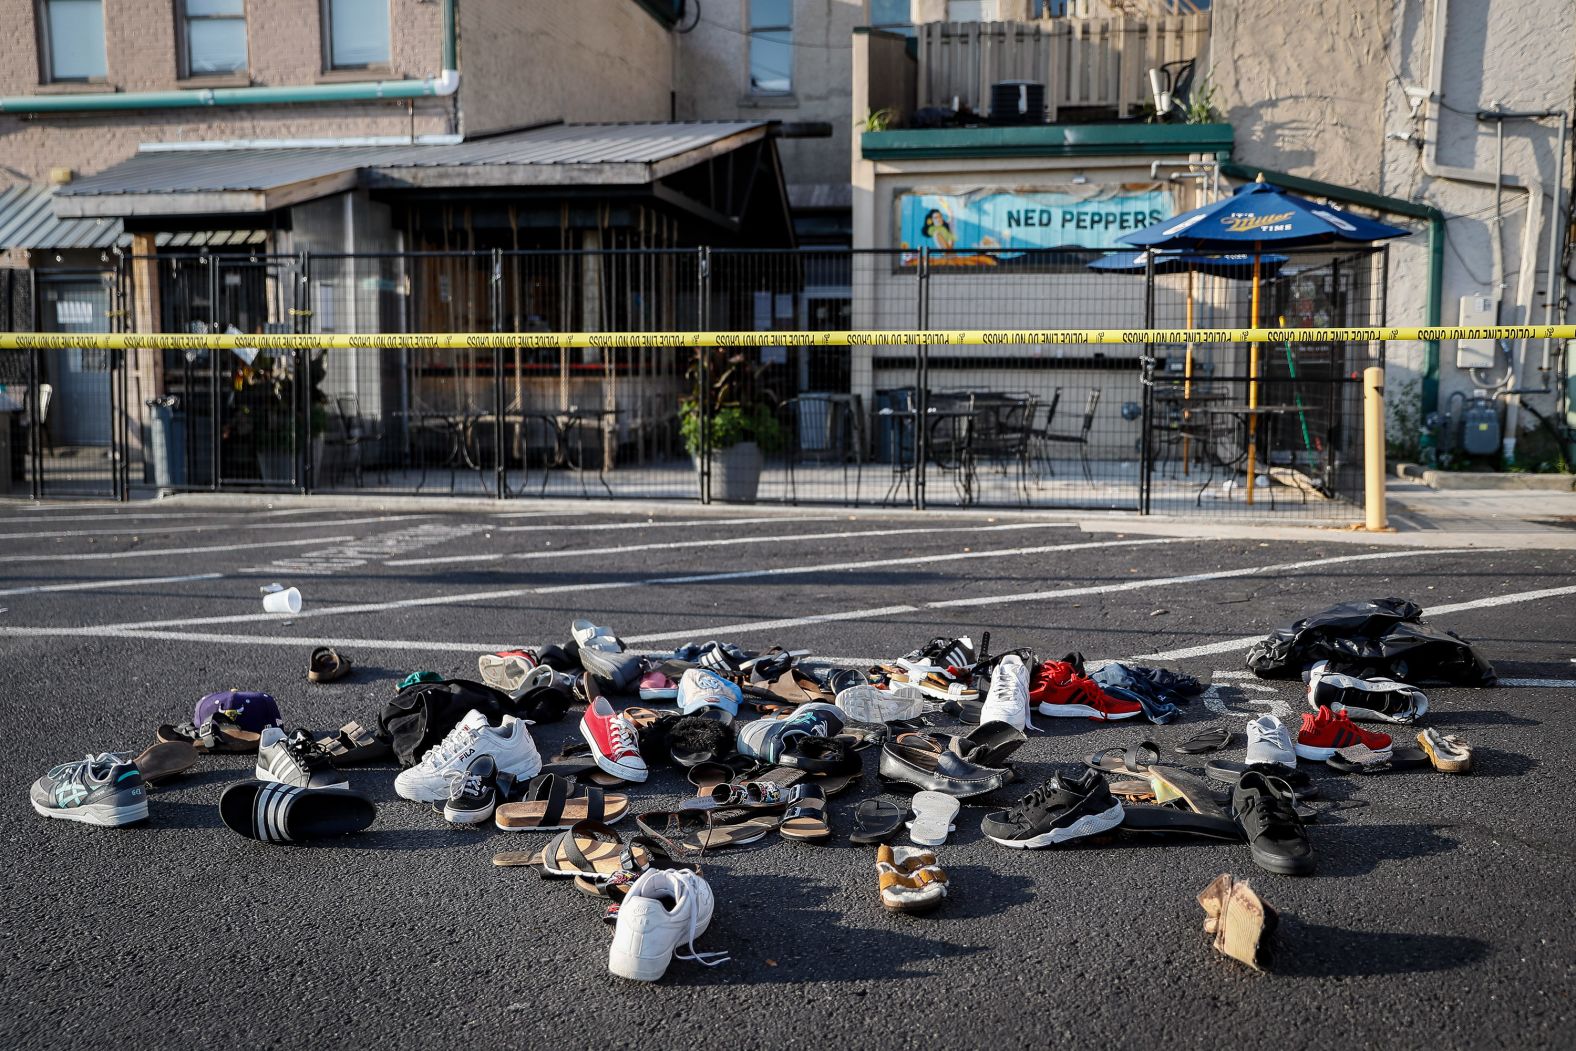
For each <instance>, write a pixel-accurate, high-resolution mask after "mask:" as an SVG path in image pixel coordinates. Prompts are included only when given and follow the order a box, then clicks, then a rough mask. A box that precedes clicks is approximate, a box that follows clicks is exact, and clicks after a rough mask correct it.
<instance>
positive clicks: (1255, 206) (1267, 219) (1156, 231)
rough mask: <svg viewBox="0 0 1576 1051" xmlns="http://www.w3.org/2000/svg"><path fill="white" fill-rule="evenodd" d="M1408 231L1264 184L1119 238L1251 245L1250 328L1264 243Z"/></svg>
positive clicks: (1201, 247)
mask: <svg viewBox="0 0 1576 1051" xmlns="http://www.w3.org/2000/svg"><path fill="white" fill-rule="evenodd" d="M1407 233H1408V231H1406V230H1403V229H1401V228H1400V227H1398V226H1391V225H1389V224H1388V223H1381V222H1376V221H1374V220H1373V219H1364V218H1363V217H1362V216H1360V215H1353V214H1352V213H1350V212H1345V211H1341V210H1340V209H1338V208H1332V207H1329V206H1327V205H1322V204H1318V203H1317V202H1314V201H1310V200H1308V199H1306V198H1303V197H1297V196H1295V195H1293V194H1290V193H1287V192H1286V191H1285V190H1283V189H1281V188H1280V187H1279V186H1275V185H1273V184H1271V183H1267V182H1265V181H1264V176H1263V175H1260V176H1259V177H1258V179H1257V181H1255V182H1251V183H1248V184H1247V185H1246V186H1241V187H1238V188H1237V192H1236V193H1234V194H1232V195H1231V196H1230V197H1227V198H1224V199H1222V200H1219V201H1214V202H1212V203H1210V204H1206V205H1204V206H1203V207H1202V208H1195V209H1193V210H1192V211H1191V212H1184V213H1183V214H1181V215H1179V216H1177V217H1176V218H1174V219H1168V220H1166V221H1165V222H1160V223H1153V224H1151V225H1149V226H1146V227H1144V228H1143V229H1141V230H1135V231H1133V232H1132V233H1130V234H1127V235H1126V236H1124V237H1121V238H1118V240H1119V241H1121V242H1122V243H1123V244H1130V245H1136V246H1138V247H1141V248H1152V249H1154V248H1174V249H1189V250H1193V251H1207V250H1211V249H1213V250H1215V251H1227V252H1229V251H1231V250H1232V249H1243V248H1247V247H1248V246H1249V245H1251V246H1252V249H1253V298H1252V304H1253V305H1252V311H1251V314H1252V327H1254V328H1258V327H1259V286H1260V270H1261V267H1262V264H1263V249H1264V245H1265V244H1266V243H1268V244H1270V245H1275V246H1281V247H1286V248H1290V247H1294V246H1301V245H1320V244H1332V243H1334V242H1337V241H1347V242H1351V243H1353V244H1372V243H1373V242H1375V241H1384V240H1387V239H1389V238H1392V237H1405V236H1407ZM1258 403H1259V345H1258V344H1257V343H1252V344H1249V347H1248V407H1249V408H1250V409H1252V408H1257V406H1258ZM1257 433H1258V417H1257V416H1256V415H1254V414H1252V413H1251V412H1250V413H1249V414H1248V463H1247V474H1248V487H1247V501H1248V503H1250V504H1251V503H1252V502H1253V485H1254V475H1255V445H1256V443H1255V441H1254V439H1255V437H1256V435H1257Z"/></svg>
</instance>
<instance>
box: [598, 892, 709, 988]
mask: <svg viewBox="0 0 1576 1051" xmlns="http://www.w3.org/2000/svg"><path fill="white" fill-rule="evenodd" d="M715 907H716V900H715V899H714V898H713V896H712V893H711V887H710V885H708V884H707V882H706V880H705V879H704V878H702V877H701V876H700V874H699V873H696V872H692V871H690V870H689V869H647V870H646V871H645V873H643V874H642V875H641V877H640V878H639V879H637V880H636V881H635V882H634V884H633V885H631V886H630V888H629V892H628V893H627V894H625V895H624V900H623V902H622V903H621V904H620V905H619V907H618V923H617V925H616V926H615V927H614V930H613V945H612V947H611V948H610V949H609V950H608V953H607V969H608V970H609V971H612V972H613V973H614V974H616V975H618V976H619V977H620V978H630V979H633V980H634V981H637V982H654V981H656V980H657V979H658V978H661V977H662V976H663V974H664V973H666V972H667V969H668V963H669V962H670V961H671V960H672V959H673V957H674V956H675V955H677V956H678V958H679V959H681V960H694V961H695V962H696V963H702V964H705V965H706V966H707V967H715V966H717V965H718V964H720V963H726V962H727V961H728V954H727V953H716V952H697V951H696V950H695V939H696V938H699V937H700V936H701V935H702V934H705V933H706V928H707V927H708V926H709V925H710V924H711V914H712V911H713V909H715ZM680 946H688V948H689V951H688V952H687V953H686V952H682V951H679V949H680Z"/></svg>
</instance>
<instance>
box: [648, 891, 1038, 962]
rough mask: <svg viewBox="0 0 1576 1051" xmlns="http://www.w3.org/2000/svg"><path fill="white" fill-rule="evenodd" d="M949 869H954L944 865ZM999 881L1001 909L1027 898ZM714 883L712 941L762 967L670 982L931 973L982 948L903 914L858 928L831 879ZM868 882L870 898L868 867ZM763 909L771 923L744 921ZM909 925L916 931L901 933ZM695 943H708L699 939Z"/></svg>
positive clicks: (951, 910) (948, 910)
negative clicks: (946, 937)
mask: <svg viewBox="0 0 1576 1051" xmlns="http://www.w3.org/2000/svg"><path fill="white" fill-rule="evenodd" d="M948 875H949V876H951V875H952V872H951V870H950V869H949V872H948ZM989 875H992V874H991V873H990V872H989V871H988V870H986V869H975V868H966V867H965V868H960V869H958V870H957V876H956V877H955V878H956V879H958V880H959V881H960V883H961V882H962V881H973V882H974V884H975V885H976V886H978V885H982V883H983V880H984V879H985V877H987V876H989ZM1000 882H1001V881H1000V879H999V877H998V878H997V879H996V880H995V881H993V885H992V894H991V897H993V898H999V899H1000V901H999V902H998V905H999V906H1000V907H1006V906H1007V905H1010V904H1015V903H1017V902H1019V901H1026V900H1027V899H1028V895H1027V894H1026V893H1025V892H1024V890H1023V888H1022V887H1021V886H1017V885H1014V886H1013V887H1012V889H1010V890H1007V891H1005V892H1004V893H1000V894H998V893H996V888H997V886H999V885H1000ZM715 885H716V886H717V888H718V894H719V898H721V897H723V896H724V895H726V900H727V902H728V907H727V908H726V909H719V910H718V911H717V913H716V918H715V919H714V921H713V925H712V929H713V930H714V931H716V933H717V935H718V937H717V939H716V943H718V944H723V945H727V946H728V947H729V950H730V951H731V952H732V953H733V955H734V956H735V957H736V958H738V959H740V960H741V961H744V960H754V961H758V962H761V963H764V964H765V966H762V967H753V966H752V967H736V968H735V967H719V968H717V969H716V972H714V973H702V972H700V971H699V970H698V969H697V970H691V969H688V968H686V969H684V970H683V971H680V970H678V969H673V970H670V971H669V972H668V976H667V980H668V981H669V982H672V983H673V984H685V985H687V984H694V985H710V984H720V983H722V982H726V983H727V984H728V985H730V986H740V985H777V984H795V983H802V982H804V981H805V980H806V978H807V977H810V976H813V975H821V974H826V973H832V971H834V970H835V973H836V974H837V975H838V981H839V982H849V981H856V980H860V979H882V978H920V977H933V976H935V975H936V974H938V973H940V971H941V968H940V967H938V966H937V963H938V962H939V961H941V960H945V959H948V958H951V957H959V956H971V955H974V954H976V953H980V952H985V951H986V950H985V949H984V948H982V947H979V946H970V945H949V944H947V943H946V942H945V941H943V940H941V939H938V938H936V937H935V936H934V934H933V932H932V931H930V929H929V928H928V927H927V926H914V925H913V919H912V918H911V917H907V916H891V917H889V918H888V919H887V921H886V922H884V923H880V922H878V924H877V925H874V926H859V925H857V923H856V922H852V921H851V919H852V918H850V919H845V918H844V916H843V914H842V913H840V912H839V911H838V909H837V908H836V903H835V902H832V901H830V900H829V899H831V898H832V897H833V896H834V895H837V894H840V893H842V892H843V888H842V887H840V886H838V885H836V884H832V883H821V882H817V881H815V880H812V879H803V878H797V879H796V878H791V877H786V876H767V875H761V874H758V873H751V874H748V875H745V876H741V877H740V878H738V879H728V880H726V882H724V881H721V880H719V881H718V882H717V883H716V884H715ZM869 886H870V894H871V895H872V898H873V896H874V895H875V874H874V869H872V871H871V876H870V884H869ZM962 904H963V898H962V896H960V897H959V899H958V900H957V901H948V902H947V903H946V904H944V905H943V906H942V911H940V912H938V913H936V914H935V916H936V917H937V918H945V917H946V916H948V915H962V914H960V913H957V912H956V911H955V908H956V907H957V906H959V905H962ZM876 907H877V908H878V909H879V906H876ZM987 911H989V910H987ZM985 914H986V913H985V912H979V913H976V914H974V915H985ZM768 915H769V916H770V917H771V921H772V922H771V924H770V926H768V927H766V928H764V929H763V928H762V927H761V926H760V925H759V924H758V923H754V922H752V921H751V919H750V917H752V916H755V917H761V916H768ZM735 923H737V924H738V926H737V927H735V926H734V924H735ZM909 930H912V931H913V932H914V933H912V934H910V933H907V932H908V931H909ZM698 945H699V948H701V949H706V948H708V945H707V944H706V943H704V942H702V943H698ZM711 947H715V945H713V946H711ZM829 968H831V969H832V970H828V969H829ZM708 970H709V969H708Z"/></svg>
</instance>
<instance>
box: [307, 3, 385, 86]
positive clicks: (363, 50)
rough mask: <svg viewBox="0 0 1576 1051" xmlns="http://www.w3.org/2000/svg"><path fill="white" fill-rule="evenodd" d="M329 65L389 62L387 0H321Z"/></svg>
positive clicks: (350, 66)
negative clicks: (322, 1)
mask: <svg viewBox="0 0 1576 1051" xmlns="http://www.w3.org/2000/svg"><path fill="white" fill-rule="evenodd" d="M323 7H324V11H325V17H324V19H323V26H324V36H325V37H326V40H325V41H324V44H325V49H326V50H327V52H328V68H329V69H366V68H368V67H370V66H386V65H388V63H389V0H325V2H324V5H323Z"/></svg>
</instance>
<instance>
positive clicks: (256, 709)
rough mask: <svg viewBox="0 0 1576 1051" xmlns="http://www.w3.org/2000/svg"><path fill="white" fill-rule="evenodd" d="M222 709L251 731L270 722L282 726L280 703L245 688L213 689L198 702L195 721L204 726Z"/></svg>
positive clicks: (257, 730)
mask: <svg viewBox="0 0 1576 1051" xmlns="http://www.w3.org/2000/svg"><path fill="white" fill-rule="evenodd" d="M219 712H223V713H224V714H225V715H227V716H229V717H230V718H231V719H233V720H235V723H236V725H238V726H240V728H241V729H243V730H250V731H251V732H252V733H262V732H263V730H264V728H266V727H269V726H282V725H283V724H284V723H283V720H282V719H280V718H279V704H278V703H277V702H276V701H275V700H274V699H273V697H272V696H270V695H269V694H266V693H248V692H246V691H244V690H224V691H222V692H220V693H210V694H209V695H208V696H206V697H204V698H203V699H202V700H200V701H198V702H197V713H196V714H195V715H194V716H192V722H194V723H196V724H197V725H198V726H202V725H203V724H204V723H206V722H207V721H208V720H209V719H212V718H213V717H214V715H216V714H217V713H219Z"/></svg>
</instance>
